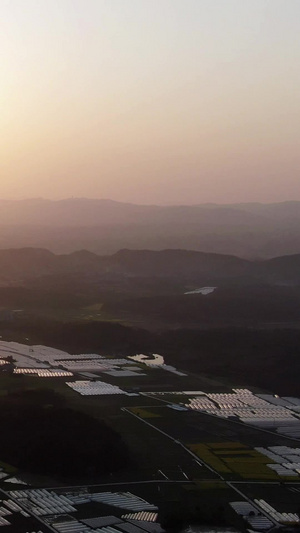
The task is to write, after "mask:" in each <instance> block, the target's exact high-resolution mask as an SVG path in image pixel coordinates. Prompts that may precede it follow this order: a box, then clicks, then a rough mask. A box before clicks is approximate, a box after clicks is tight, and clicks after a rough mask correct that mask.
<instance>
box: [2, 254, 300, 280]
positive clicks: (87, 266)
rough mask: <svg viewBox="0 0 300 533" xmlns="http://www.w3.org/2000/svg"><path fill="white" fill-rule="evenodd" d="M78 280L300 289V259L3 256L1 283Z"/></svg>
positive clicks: (73, 255)
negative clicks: (73, 276)
mask: <svg viewBox="0 0 300 533" xmlns="http://www.w3.org/2000/svg"><path fill="white" fill-rule="evenodd" d="M68 274H76V275H79V276H84V277H85V278H89V279H90V280H94V281H97V280H99V279H101V280H105V279H120V280H124V279H126V280H128V281H130V280H133V279H135V278H154V279H157V278H162V279H168V280H173V281H176V282H180V283H181V282H182V283H196V284H197V283H199V284H208V283H219V284H222V283H223V282H224V283H225V282H226V283H228V282H234V283H235V284H239V285H248V284H250V285H251V284H253V283H255V284H279V285H298V284H300V254H296V255H291V256H283V257H277V258H275V259H271V260H266V261H247V260H245V259H240V258H238V257H235V256H232V255H223V254H209V253H204V252H195V251H188V250H163V251H159V252H155V251H149V250H121V251H119V252H117V253H116V254H113V255H111V256H99V255H96V254H93V253H91V252H88V251H85V250H83V251H79V252H74V253H71V254H69V255H55V254H54V253H52V252H50V251H48V250H44V249H35V248H24V249H9V250H0V282H1V285H2V286H5V285H20V284H24V283H26V282H27V281H28V280H34V279H40V278H43V277H45V276H54V275H55V276H65V275H68Z"/></svg>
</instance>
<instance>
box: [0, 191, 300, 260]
mask: <svg viewBox="0 0 300 533" xmlns="http://www.w3.org/2000/svg"><path fill="white" fill-rule="evenodd" d="M29 246H30V247H35V248H47V249H49V250H51V251H53V252H55V253H60V254H61V253H70V252H73V251H75V250H80V249H86V250H89V251H91V252H94V253H97V254H101V255H106V254H113V253H116V252H117V251H118V250H120V249H123V248H129V249H145V248H147V249H150V250H163V249H166V248H169V249H189V250H196V251H204V252H213V253H222V254H233V255H237V256H239V257H244V258H247V259H258V258H272V257H276V256H280V255H287V254H295V253H298V252H299V250H300V202H282V203H276V204H259V203H249V204H230V205H217V204H203V205H193V206H151V205H134V204H127V203H120V202H115V201H111V200H91V199H84V198H83V199H82V198H79V199H76V198H73V199H66V200H60V201H51V200H44V199H33V200H23V201H7V200H1V201H0V248H2V249H6V248H10V247H13V248H20V247H29Z"/></svg>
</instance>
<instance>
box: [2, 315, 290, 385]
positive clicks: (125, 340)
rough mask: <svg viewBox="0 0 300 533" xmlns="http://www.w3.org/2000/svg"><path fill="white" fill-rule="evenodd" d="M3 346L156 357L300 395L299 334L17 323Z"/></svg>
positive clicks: (6, 330)
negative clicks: (20, 344) (11, 342)
mask: <svg viewBox="0 0 300 533" xmlns="http://www.w3.org/2000/svg"><path fill="white" fill-rule="evenodd" d="M0 333H1V335H2V336H3V338H5V339H7V340H18V341H19V342H26V340H25V338H26V337H28V338H29V341H28V342H29V343H30V344H45V345H48V346H53V347H56V348H60V349H63V350H66V351H69V352H71V353H90V352H96V353H99V354H103V355H116V356H119V355H122V356H127V355H133V354H135V353H160V354H162V355H164V357H165V359H166V362H167V363H169V364H173V365H175V366H177V367H178V368H181V369H183V370H184V369H185V370H187V371H190V372H197V373H206V374H210V375H213V376H219V377H225V378H228V379H230V380H233V381H235V382H236V383H237V384H240V385H252V386H257V387H262V388H264V389H267V390H269V391H273V392H274V393H278V394H281V395H300V386H299V379H298V376H299V371H300V330H299V329H279V328H278V329H260V330H259V329H246V328H224V329H206V330H204V329H203V330H200V329H183V328H180V329H177V330H172V331H170V330H166V329H165V330H162V331H160V332H150V331H147V330H144V329H139V328H131V327H125V326H123V325H121V324H118V323H107V322H86V323H82V322H81V323H74V322H72V323H60V322H53V321H44V320H41V319H40V320H39V319H35V320H30V321H28V322H26V320H19V321H16V322H13V323H11V324H9V323H3V324H2V327H0Z"/></svg>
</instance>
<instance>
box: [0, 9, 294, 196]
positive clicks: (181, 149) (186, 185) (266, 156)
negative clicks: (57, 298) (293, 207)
mask: <svg viewBox="0 0 300 533" xmlns="http://www.w3.org/2000/svg"><path fill="white" fill-rule="evenodd" d="M0 7H1V11H0V13H1V22H0V51H1V61H0V101H1V122H0V124H1V126H0V128H1V143H0V172H1V182H0V197H1V198H26V197H37V196H43V197H46V198H63V197H70V196H80V197H81V196H85V197H98V198H112V199H115V200H121V201H132V202H138V203H160V204H168V203H179V202H180V203H201V202H207V201H213V202H237V201H253V200H255V201H280V200H287V199H299V200H300V173H299V170H300V143H299V139H300V135H299V125H300V0H26V1H25V0H0Z"/></svg>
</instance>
